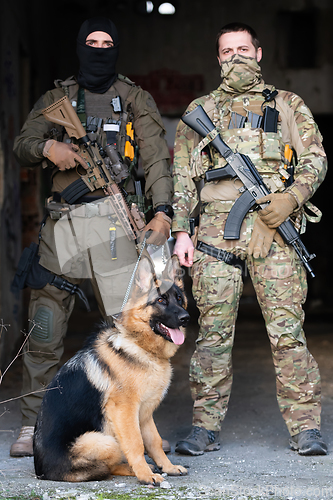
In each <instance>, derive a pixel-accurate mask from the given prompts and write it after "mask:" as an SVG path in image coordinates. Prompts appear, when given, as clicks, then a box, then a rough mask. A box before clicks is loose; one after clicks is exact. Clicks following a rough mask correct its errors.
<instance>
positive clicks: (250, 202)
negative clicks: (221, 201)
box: [223, 191, 256, 240]
mask: <svg viewBox="0 0 333 500" xmlns="http://www.w3.org/2000/svg"><path fill="white" fill-rule="evenodd" d="M255 204H256V200H255V198H253V196H252V194H251V193H250V191H244V193H243V194H242V195H241V196H240V197H239V198H238V199H237V200H236V201H235V203H234V205H233V207H232V209H231V210H230V213H229V215H228V218H227V220H226V223H225V227H224V235H223V239H225V240H238V239H239V237H240V229H241V225H242V222H243V220H244V217H245V215H246V214H247V212H248V211H249V210H250V208H252V207H253V206H254V205H255Z"/></svg>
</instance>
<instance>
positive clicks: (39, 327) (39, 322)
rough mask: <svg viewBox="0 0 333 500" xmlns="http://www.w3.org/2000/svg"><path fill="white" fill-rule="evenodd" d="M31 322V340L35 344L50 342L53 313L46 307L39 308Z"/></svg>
mask: <svg viewBox="0 0 333 500" xmlns="http://www.w3.org/2000/svg"><path fill="white" fill-rule="evenodd" d="M33 322H34V327H33V330H32V332H31V338H32V339H33V340H34V341H35V342H45V343H48V342H51V340H52V337H53V311H52V310H51V309H49V308H48V307H46V306H39V307H38V309H37V311H36V314H35V316H34V318H33Z"/></svg>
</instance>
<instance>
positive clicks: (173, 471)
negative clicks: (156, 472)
mask: <svg viewBox="0 0 333 500" xmlns="http://www.w3.org/2000/svg"><path fill="white" fill-rule="evenodd" d="M163 472H166V473H167V474H168V476H186V474H187V469H185V467H183V466H182V465H172V464H171V467H167V468H164V467H163Z"/></svg>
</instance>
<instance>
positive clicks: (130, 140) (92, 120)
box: [58, 75, 142, 201]
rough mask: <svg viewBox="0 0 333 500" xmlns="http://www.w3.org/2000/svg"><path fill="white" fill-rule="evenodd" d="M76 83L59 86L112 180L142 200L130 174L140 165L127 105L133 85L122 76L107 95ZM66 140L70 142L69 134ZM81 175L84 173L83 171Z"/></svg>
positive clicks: (138, 187) (130, 109) (70, 81)
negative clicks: (86, 88) (96, 92)
mask: <svg viewBox="0 0 333 500" xmlns="http://www.w3.org/2000/svg"><path fill="white" fill-rule="evenodd" d="M68 83H69V84H68ZM73 83H76V82H73V81H72V80H68V81H65V82H59V85H58V86H62V88H63V90H64V92H65V95H66V96H67V97H68V98H69V100H70V102H71V104H72V106H73V108H74V110H75V111H76V114H77V115H78V118H79V119H80V122H81V124H82V126H83V128H84V129H85V131H86V134H87V136H88V138H89V140H90V141H91V142H92V144H94V145H96V146H97V147H98V150H99V154H100V155H101V157H102V158H103V162H104V163H105V164H106V166H107V167H108V169H109V170H110V172H111V175H112V178H113V180H114V181H115V182H116V183H117V184H118V185H120V187H122V188H125V187H126V191H127V192H128V193H130V195H136V194H139V196H140V198H141V197H142V190H141V186H137V185H136V184H138V183H136V182H135V181H134V180H132V175H131V173H132V172H133V170H134V168H135V166H136V164H137V149H138V148H137V146H136V142H135V137H134V127H133V120H134V115H133V111H132V105H131V103H130V102H128V95H129V93H130V90H131V88H132V85H133V84H132V82H131V81H130V80H128V79H126V78H125V77H122V76H121V75H119V79H118V80H117V81H116V82H115V83H114V84H113V85H112V87H111V88H110V89H109V90H108V91H106V92H105V93H104V94H95V93H91V92H89V91H87V90H85V89H83V88H81V87H79V88H78V86H77V84H75V85H73ZM66 84H67V85H66ZM63 141H64V142H67V141H69V138H68V135H67V134H65V135H64V137H63ZM82 174H84V172H80V175H82ZM71 189H72V188H71V186H68V188H66V190H67V191H71ZM67 191H66V192H67ZM60 194H62V193H60ZM96 195H98V193H97V192H96ZM100 196H102V195H99V197H100ZM97 197H98V196H97ZM81 201H85V200H81ZM140 201H141V200H140Z"/></svg>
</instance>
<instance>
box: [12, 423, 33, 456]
mask: <svg viewBox="0 0 333 500" xmlns="http://www.w3.org/2000/svg"><path fill="white" fill-rule="evenodd" d="M33 435H34V427H33V426H31V425H24V426H23V427H21V432H20V434H19V437H18V438H17V440H16V441H15V443H13V444H12V446H11V448H10V456H11V457H32V456H33V454H34V452H33V447H32V439H33Z"/></svg>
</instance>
